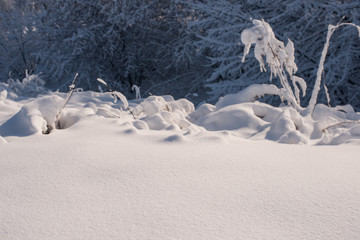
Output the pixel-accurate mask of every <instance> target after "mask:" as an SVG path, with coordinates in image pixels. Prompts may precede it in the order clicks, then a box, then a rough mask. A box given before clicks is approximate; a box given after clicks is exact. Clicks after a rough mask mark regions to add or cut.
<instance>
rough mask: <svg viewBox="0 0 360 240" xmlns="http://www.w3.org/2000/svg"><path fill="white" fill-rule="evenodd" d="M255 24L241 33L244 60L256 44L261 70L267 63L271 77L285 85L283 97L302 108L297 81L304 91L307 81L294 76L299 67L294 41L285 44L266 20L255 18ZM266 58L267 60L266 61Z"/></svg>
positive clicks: (255, 51) (256, 55) (256, 56)
mask: <svg viewBox="0 0 360 240" xmlns="http://www.w3.org/2000/svg"><path fill="white" fill-rule="evenodd" d="M253 24H254V26H253V27H251V28H248V29H245V30H243V31H242V33H241V41H242V43H243V44H245V48H244V55H243V58H242V61H243V62H244V61H245V57H246V56H247V55H248V53H249V51H250V48H251V45H252V44H254V45H255V48H254V53H255V58H256V59H257V61H258V62H259V64H260V70H261V71H266V65H267V66H268V67H269V69H270V71H271V78H272V77H273V76H274V77H278V78H279V80H280V83H281V86H282V87H283V89H282V92H283V94H282V97H283V98H284V99H285V100H287V101H288V102H289V103H290V104H292V105H293V106H294V107H295V108H296V109H297V110H300V109H301V107H300V97H299V92H300V90H299V88H298V86H297V84H296V83H299V85H300V87H301V90H302V92H303V93H305V91H306V83H305V81H304V80H303V79H302V78H300V77H297V76H293V74H295V73H296V71H297V69H298V68H297V65H296V63H295V56H294V51H295V49H294V43H293V42H292V41H291V40H290V39H288V43H287V45H286V46H285V44H284V43H283V42H281V41H280V40H278V39H277V38H276V37H275V34H274V32H273V30H272V29H271V27H270V25H269V24H268V23H266V22H265V21H264V20H261V21H260V20H253ZM264 59H265V61H266V62H264ZM287 75H288V76H290V78H291V80H292V83H293V88H294V90H295V94H294V93H293V90H292V88H291V85H290V83H289V81H288V77H287Z"/></svg>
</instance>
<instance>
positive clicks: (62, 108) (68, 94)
mask: <svg viewBox="0 0 360 240" xmlns="http://www.w3.org/2000/svg"><path fill="white" fill-rule="evenodd" d="M78 76H79V74H78V73H76V74H75V77H74V79H73V81H72V82H71V84H70V86H69V91H68V93H67V94H66V97H65V100H64V102H63V104H62V106H61V107H60V109H59V111H58V114H57V115H56V118H55V125H56V126H57V127H59V121H60V115H61V112H62V111H63V110H64V108H65V106H66V104H68V102H69V100H70V98H71V96H72V94H73V93H74V90H75V84H76V80H77V77H78ZM52 128H53V127H52V126H48V129H47V131H46V132H45V134H49V133H50V132H51V130H52Z"/></svg>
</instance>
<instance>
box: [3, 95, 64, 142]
mask: <svg viewBox="0 0 360 240" xmlns="http://www.w3.org/2000/svg"><path fill="white" fill-rule="evenodd" d="M62 101H63V99H62V98H60V97H58V96H56V95H51V96H45V97H41V98H38V99H35V100H32V101H31V102H29V103H27V104H25V105H24V106H23V107H22V108H21V109H20V111H19V112H17V113H16V114H15V115H14V116H13V117H11V118H10V119H9V120H7V121H6V122H5V123H4V124H3V125H1V126H0V134H1V135H2V136H4V137H6V136H29V135H32V134H41V133H45V132H46V131H47V129H48V127H52V128H54V127H55V120H56V115H57V114H58V112H59V109H60V106H61V103H62Z"/></svg>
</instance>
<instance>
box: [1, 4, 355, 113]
mask: <svg viewBox="0 0 360 240" xmlns="http://www.w3.org/2000/svg"><path fill="white" fill-rule="evenodd" d="M251 19H264V20H265V21H266V22H268V23H269V24H270V25H271V26H272V28H273V30H274V32H275V34H276V37H277V38H278V39H279V40H281V41H284V42H287V39H291V40H292V41H293V42H294V45H295V49H296V50H295V57H296V60H295V61H296V63H297V65H298V68H299V70H298V72H297V75H298V76H299V77H302V78H304V79H305V81H306V82H307V85H308V86H313V85H314V82H315V79H316V72H317V69H318V63H319V59H320V56H321V51H322V49H323V46H324V43H325V40H326V34H327V31H328V25H329V24H333V25H336V24H337V23H339V22H352V23H355V24H357V25H360V2H359V1H350V0H344V1H326V0H317V1H313V0H291V1H290V0H272V1H267V0H242V1H234V0H217V1H203V0H182V1H181V0H125V1H123V0H67V1H63V0H39V1H34V0H0V30H1V31H0V81H2V82H7V83H11V82H16V80H17V79H20V81H21V80H22V79H23V78H25V77H26V72H27V73H28V74H36V75H38V77H39V78H41V79H42V80H43V81H40V83H41V84H44V85H45V86H46V88H48V89H51V90H60V91H67V86H68V85H70V83H71V81H72V80H73V78H74V75H75V73H79V79H78V84H77V87H81V88H82V89H83V90H94V91H99V86H98V82H97V81H96V79H97V78H101V79H104V80H106V82H107V83H109V84H110V85H111V86H112V87H113V88H114V89H116V90H118V91H121V92H122V93H123V94H124V95H125V96H127V97H128V98H135V92H133V91H132V86H133V85H137V86H139V87H141V94H142V96H143V97H147V96H149V95H164V94H170V95H173V96H174V97H175V98H181V97H186V98H188V99H189V100H191V101H192V102H194V103H200V102H204V101H205V102H210V103H214V102H215V101H216V100H217V99H218V98H219V97H220V96H223V95H225V94H229V93H235V92H238V91H239V90H241V89H243V88H245V87H247V86H249V85H250V84H253V83H268V82H269V79H270V73H269V72H260V71H259V65H258V62H257V61H256V59H255V58H254V57H248V58H247V61H246V62H244V63H242V62H241V58H242V53H243V49H244V45H242V44H241V43H240V34H241V32H242V31H243V30H244V29H246V28H249V27H250V26H252V22H251ZM357 35H358V33H357V30H356V29H355V28H352V27H343V28H341V30H338V31H336V32H335V33H334V35H333V37H332V39H331V42H330V47H329V51H328V55H327V59H326V62H325V71H324V76H323V79H324V80H325V81H324V85H323V86H322V90H321V92H320V94H319V98H318V102H322V103H326V94H325V91H324V89H325V88H327V89H328V92H329V95H330V98H331V101H330V104H331V105H332V106H335V105H344V104H351V105H352V106H353V107H354V108H355V110H356V111H360V39H359V38H358V37H356V36H357ZM251 54H252V55H253V53H251ZM272 81H273V83H274V84H276V85H279V84H280V83H279V82H278V80H277V79H273V80H272ZM10 86H16V84H13V85H11V84H10ZM15 90H16V89H15ZM307 91H309V92H311V91H312V88H311V87H309V88H308V89H307ZM310 96H311V94H306V95H305V97H304V99H302V104H304V106H306V105H307V104H308V101H309V98H310ZM264 101H267V102H270V103H273V104H278V103H279V102H280V99H278V98H276V97H268V98H265V99H264Z"/></svg>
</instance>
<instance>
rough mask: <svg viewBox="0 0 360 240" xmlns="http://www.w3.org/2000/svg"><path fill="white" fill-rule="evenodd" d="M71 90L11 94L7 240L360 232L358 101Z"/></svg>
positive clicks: (4, 167) (4, 149)
mask: <svg viewBox="0 0 360 240" xmlns="http://www.w3.org/2000/svg"><path fill="white" fill-rule="evenodd" d="M0 90H1V89H0ZM4 91H6V90H4ZM64 97H65V94H60V93H52V94H49V95H47V96H39V97H38V98H37V99H31V98H30V99H23V100H21V101H20V100H17V99H15V98H12V97H11V96H10V95H9V94H7V93H6V92H2V94H1V98H0V107H1V111H0V117H1V118H0V213H1V214H0V239H1V240H13V239H27V240H42V239H44V240H45V239H46V240H48V239H56V240H60V239H64V240H65V239H66V240H68V239H76V240H78V239H86V240H88V239H105V240H106V239H114V240H118V239H139V240H140V239H141V240H143V239H207V240H208V239H259V240H260V239H261V240H263V239H269V240H273V239H286V240H292V239H294V240H298V239H312V240H320V239H321V240H322V239H327V240H335V239H339V240H344V239H346V240H357V239H359V236H360V228H359V226H360V174H359V169H360V160H359V156H360V148H359V146H360V144H359V142H360V141H359V139H360V128H359V124H358V123H357V121H358V120H359V113H356V112H354V111H353V110H352V108H351V107H350V106H343V107H338V108H328V107H326V106H323V105H318V106H317V107H316V109H315V112H314V115H313V116H312V118H311V119H308V118H305V117H302V116H300V115H299V114H298V113H297V112H296V110H294V109H292V108H289V107H279V108H275V107H272V106H269V105H267V104H264V103H259V102H253V103H249V102H247V103H241V102H236V101H233V100H231V99H228V100H227V101H228V102H229V103H230V102H231V104H228V105H226V106H222V107H221V108H217V107H216V106H213V105H210V104H204V105H202V106H200V107H199V108H198V109H197V110H195V109H194V106H193V105H192V103H190V102H189V101H187V100H185V99H180V100H174V99H173V98H172V97H170V96H164V97H159V96H152V97H149V98H147V99H145V100H142V102H141V103H140V104H136V103H135V101H129V106H130V109H131V110H132V111H133V114H134V115H135V116H136V120H134V119H133V117H132V115H131V114H130V113H129V111H125V110H124V109H123V106H122V103H113V97H112V96H111V95H110V94H103V93H94V92H84V93H74V94H73V96H72V98H71V100H70V102H69V104H68V105H67V106H66V108H65V109H64V110H63V111H62V113H61V116H60V120H59V121H58V122H56V124H55V123H53V122H52V121H54V119H56V118H55V116H56V114H57V108H58V106H61V104H60V100H61V99H64ZM234 97H235V98H240V99H242V98H241V97H239V96H234ZM228 98H229V97H228ZM121 109H122V110H121ZM345 120H346V121H347V122H345V123H344V121H345ZM339 122H340V123H339ZM51 124H53V125H54V126H55V125H56V126H57V127H58V128H59V127H60V128H61V129H53V130H52V131H51V133H50V134H48V135H43V134H42V132H43V131H44V129H43V128H44V127H49V126H50V125H51ZM325 128H326V129H325ZM278 142H279V143H295V144H279V143H278ZM325 144H330V145H338V146H319V145H325Z"/></svg>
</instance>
